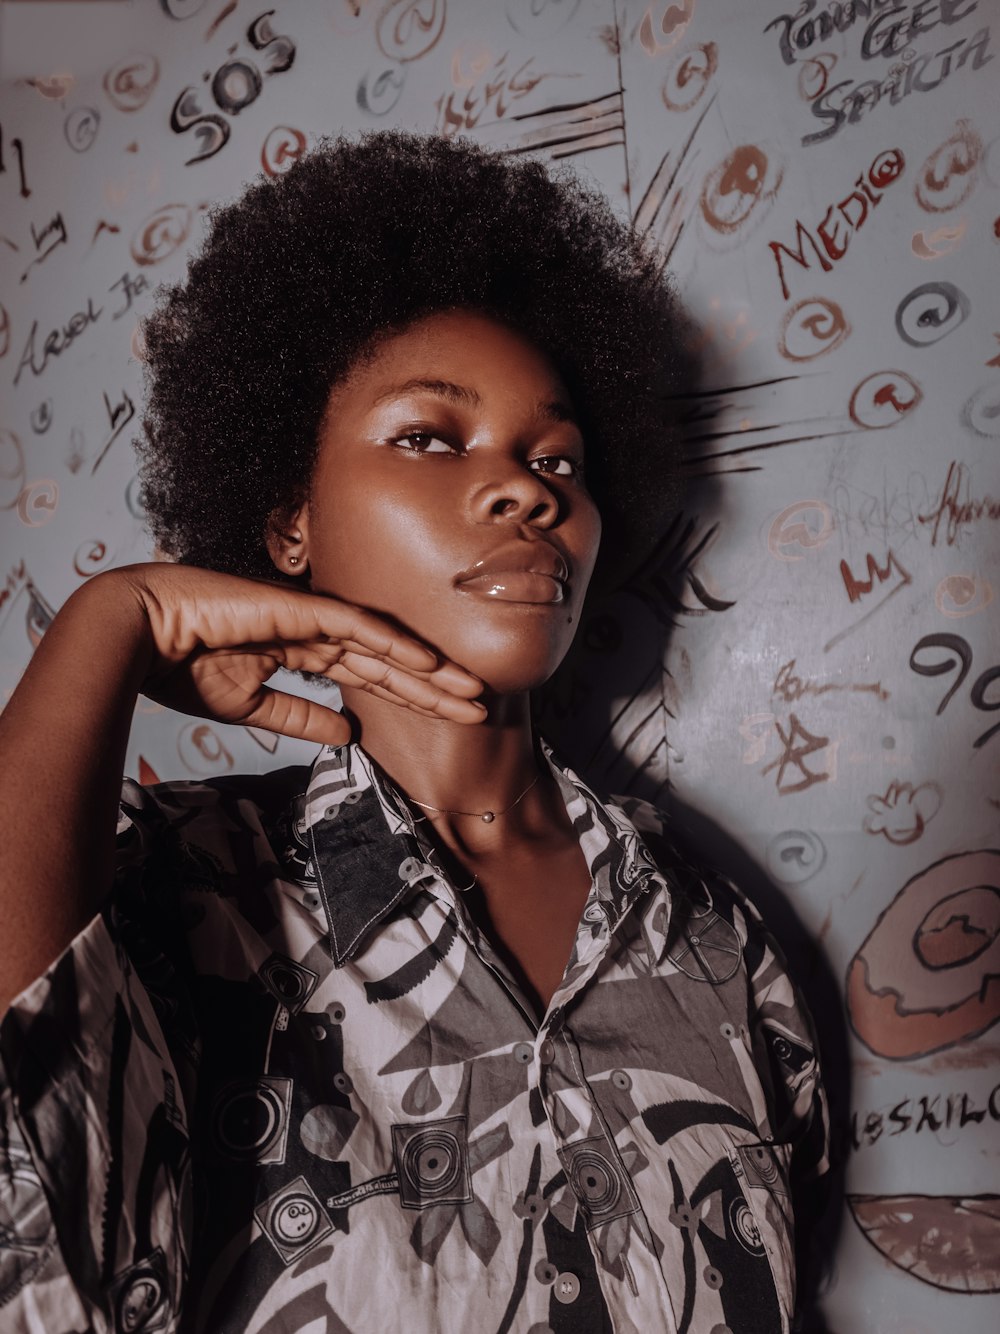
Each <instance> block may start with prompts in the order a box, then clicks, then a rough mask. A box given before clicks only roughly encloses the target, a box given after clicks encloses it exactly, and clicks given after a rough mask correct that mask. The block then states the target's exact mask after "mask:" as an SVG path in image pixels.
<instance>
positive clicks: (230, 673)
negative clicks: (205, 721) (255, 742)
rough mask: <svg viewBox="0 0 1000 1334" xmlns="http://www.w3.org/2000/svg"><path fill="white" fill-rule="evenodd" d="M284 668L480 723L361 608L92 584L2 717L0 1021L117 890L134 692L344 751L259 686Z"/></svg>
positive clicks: (284, 596)
mask: <svg viewBox="0 0 1000 1334" xmlns="http://www.w3.org/2000/svg"><path fill="white" fill-rule="evenodd" d="M282 666H284V667H288V668H291V669H294V670H305V671H310V672H316V673H322V674H324V675H326V676H329V677H330V678H331V679H333V680H336V681H340V682H342V683H346V684H351V685H355V686H361V687H363V688H367V689H372V690H375V691H378V692H379V693H382V694H385V695H387V696H388V697H390V698H392V699H393V700H394V701H395V702H396V703H397V704H399V705H401V706H402V707H408V708H416V709H419V710H421V711H423V712H430V713H433V714H438V715H440V716H443V717H448V718H453V719H456V720H457V721H461V722H478V721H479V720H480V719H481V718H482V717H484V716H485V710H484V709H483V708H482V706H481V705H479V704H476V703H473V702H472V700H471V699H470V696H472V695H475V694H477V693H478V692H479V690H480V689H481V684H480V683H479V682H478V681H477V680H476V678H475V677H472V676H471V675H470V674H469V673H467V672H465V671H463V670H462V669H461V668H459V667H457V666H455V665H454V664H452V663H447V662H445V663H441V662H440V660H439V659H438V657H437V656H436V655H435V654H433V653H432V652H431V651H430V650H429V649H427V648H426V647H424V646H422V645H420V644H418V643H417V641H416V640H413V639H411V638H410V637H409V636H407V635H404V634H403V633H402V632H400V631H398V630H396V629H395V628H394V627H392V626H390V625H389V624H388V623H386V622H384V621H382V620H380V618H378V617H377V616H375V615H373V614H372V613H370V612H367V611H365V610H364V609H361V608H357V607H352V606H350V605H348V604H346V603H342V602H338V601H337V600H336V599H333V598H323V597H315V596H313V595H311V594H309V593H305V592H300V591H299V590H297V589H294V588H291V587H289V586H286V585H280V584H266V583H259V582H256V581H253V580H248V579H240V578H236V577H235V576H232V575H224V574H216V573H214V572H212V571H208V570H200V569H194V568H192V567H189V566H179V565H159V564H150V565H136V566H129V567H126V568H124V569H120V570H112V571H108V572H107V573H105V574H101V575H98V576H96V577H95V578H94V579H92V580H91V581H90V582H89V583H87V584H85V585H84V586H83V587H82V588H80V589H79V590H78V591H77V592H76V593H74V594H73V596H72V597H71V598H70V599H69V601H68V602H67V603H66V605H65V606H64V607H63V609H62V610H61V611H60V613H59V615H58V616H57V617H56V619H55V621H54V622H53V624H52V625H51V626H50V627H49V629H48V630H47V631H46V633H45V636H44V638H43V639H42V641H41V643H40V644H39V646H38V648H37V650H36V652H35V654H34V656H33V658H32V661H31V664H30V666H29V668H28V670H27V671H26V672H25V674H24V677H23V679H22V681H21V683H20V684H19V686H18V688H17V690H16V691H15V692H14V695H13V696H12V698H11V700H10V703H9V704H8V705H7V707H6V709H5V710H4V712H3V715H2V717H0V757H2V762H0V846H2V856H0V868H2V869H0V914H2V915H0V921H2V922H3V929H2V931H0V1013H3V1012H4V1011H6V1009H7V1007H8V1005H9V1004H10V1002H11V1000H12V999H13V998H14V997H15V996H16V995H17V994H18V993H19V992H20V991H21V990H22V989H23V988H24V987H25V986H27V985H28V983H30V982H31V981H32V980H33V979H34V978H36V977H37V976H39V975H40V974H41V973H42V972H43V971H44V970H45V969H46V968H47V967H48V965H49V964H50V963H52V961H53V960H54V959H55V958H56V957H57V956H58V955H59V953H60V952H61V951H62V950H63V949H64V948H65V947H66V945H68V944H69V942H70V941H71V940H72V939H73V937H74V936H75V935H76V934H77V932H78V931H80V930H81V928H82V927H83V926H84V925H85V924H86V923H87V922H88V921H89V920H90V918H91V917H92V916H93V915H94V913H95V912H96V911H97V909H98V907H99V906H100V904H101V902H102V900H103V899H104V897H105V895H106V893H107V892H108V890H109V889H110V887H111V883H112V877H113V870H114V851H115V828H116V823H117V812H118V798H119V793H120V788H121V781H122V772H123V768H124V763H125V749H126V745H127V743H128V735H129V727H130V723H131V719H132V712H133V709H134V707H135V701H136V697H137V696H138V694H139V693H140V692H142V693H145V694H148V695H150V696H151V697H152V698H154V699H157V700H159V701H160V702H161V703H163V704H167V705H169V706H170V707H172V708H176V709H180V710H182V711H184V712H187V713H193V714H195V715H196V716H201V717H209V718H215V719H219V720H221V721H223V722H232V723H243V724H252V725H254V726H258V727H263V728H267V729H269V730H271V731H276V732H283V733H286V734H287V735H290V736H297V737H302V738H304V739H306V740H309V741H315V742H317V743H327V744H333V745H339V744H342V743H343V742H345V741H347V740H348V739H349V737H350V727H349V724H348V723H347V722H346V720H345V719H343V718H342V717H341V716H340V715H339V714H338V713H336V712H335V711H334V710H332V709H329V708H326V707H325V706H323V705H321V704H318V703H315V702H314V701H311V700H303V699H300V698H298V697H296V696H291V695H286V694H283V693H281V692H278V691H273V690H270V689H269V688H268V687H267V686H266V685H265V682H266V681H267V679H268V678H269V677H270V676H271V675H272V674H273V673H274V672H275V671H276V670H277V668H278V667H282Z"/></svg>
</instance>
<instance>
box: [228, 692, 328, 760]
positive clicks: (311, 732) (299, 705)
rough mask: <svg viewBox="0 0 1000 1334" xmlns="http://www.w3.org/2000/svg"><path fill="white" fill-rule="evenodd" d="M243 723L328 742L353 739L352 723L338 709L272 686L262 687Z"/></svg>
mask: <svg viewBox="0 0 1000 1334" xmlns="http://www.w3.org/2000/svg"><path fill="white" fill-rule="evenodd" d="M243 723H244V725H245V726H249V727H262V728H264V730H265V731H267V732H280V733H281V734H282V736H293V737H298V738H300V740H302V741H315V742H317V743H318V744H320V745H325V746H343V745H345V744H346V743H347V742H348V741H350V739H351V725H350V723H349V722H348V721H347V719H346V718H344V717H343V716H342V715H341V714H339V713H337V712H336V711H335V710H334V709H328V708H327V707H326V705H324V704H317V703H316V701H315V700H311V699H303V698H301V696H298V695H286V694H285V693H284V692H283V691H281V690H271V689H270V688H269V687H268V686H262V687H261V690H260V692H259V694H258V696H257V698H256V700H255V704H254V708H253V709H252V710H251V711H250V713H248V714H247V715H246V716H245V717H244V719H243Z"/></svg>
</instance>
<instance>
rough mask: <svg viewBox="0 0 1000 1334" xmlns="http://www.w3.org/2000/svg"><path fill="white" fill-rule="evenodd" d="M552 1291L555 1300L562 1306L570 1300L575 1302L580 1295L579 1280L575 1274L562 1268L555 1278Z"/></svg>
mask: <svg viewBox="0 0 1000 1334" xmlns="http://www.w3.org/2000/svg"><path fill="white" fill-rule="evenodd" d="M552 1291H553V1292H554V1293H555V1297H556V1301H557V1302H562V1304H563V1306H569V1304H570V1302H575V1301H576V1299H577V1297H579V1295H580V1280H579V1279H578V1278H577V1276H576V1275H575V1274H571V1273H570V1272H569V1271H568V1270H564V1271H563V1272H562V1273H561V1274H560V1275H559V1277H558V1278H557V1279H556V1281H555V1285H554V1286H553V1289H552Z"/></svg>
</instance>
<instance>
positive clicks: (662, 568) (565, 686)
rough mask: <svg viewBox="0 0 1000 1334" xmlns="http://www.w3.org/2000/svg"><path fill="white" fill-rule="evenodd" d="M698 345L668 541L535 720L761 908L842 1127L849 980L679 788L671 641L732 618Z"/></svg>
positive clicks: (819, 1330)
mask: <svg viewBox="0 0 1000 1334" xmlns="http://www.w3.org/2000/svg"><path fill="white" fill-rule="evenodd" d="M688 342H689V346H690V348H691V349H692V350H691V352H690V353H689V360H688V363H687V364H686V365H684V366H681V367H677V368H674V370H673V373H672V375H671V379H672V381H673V383H674V384H675V385H676V386H679V388H678V389H677V390H676V391H675V392H673V393H672V394H671V395H670V397H669V406H670V408H671V409H672V421H671V425H670V439H669V442H668V444H669V447H670V448H673V449H675V450H676V453H677V458H678V464H679V466H678V471H679V473H680V474H681V477H680V481H679V486H678V492H677V494H676V495H675V496H672V497H670V498H669V501H668V502H667V504H665V506H664V512H663V521H662V524H663V526H662V535H661V536H660V537H659V538H658V539H657V540H656V541H655V543H654V544H653V545H652V547H651V549H649V550H648V551H647V552H645V553H643V554H642V556H641V557H640V558H639V559H638V560H637V561H635V562H633V565H632V567H631V569H629V570H628V571H627V572H625V573H622V574H619V575H618V576H617V577H616V578H615V579H614V580H613V581H610V584H609V586H608V587H606V588H605V589H604V590H598V591H596V593H595V594H594V595H592V597H591V598H590V599H589V600H588V604H587V608H586V610H585V613H584V617H583V621H582V624H581V627H580V632H579V634H578V635H577V637H576V640H575V642H574V645H573V648H572V650H571V652H570V654H569V656H568V657H567V659H566V661H565V662H564V663H563V665H562V667H561V668H560V670H559V672H558V673H557V674H556V676H555V677H553V679H552V680H551V681H550V682H549V683H548V684H547V685H546V686H545V687H544V689H543V690H541V691H539V692H538V693H537V697H536V701H535V716H536V722H537V724H538V728H539V730H540V732H541V733H542V735H543V736H545V737H546V738H547V739H548V740H549V741H551V743H552V744H553V745H554V746H555V747H556V749H557V751H558V752H559V753H560V754H561V755H562V756H563V757H564V758H565V760H567V761H568V763H569V764H570V765H571V766H572V767H573V768H574V769H576V770H577V771H578V772H580V773H581V774H582V775H583V776H584V778H585V779H586V780H587V781H588V782H590V783H592V784H593V786H594V787H595V788H596V789H597V790H598V791H600V792H604V793H608V792H610V793H619V794H627V795H630V796H636V797H642V798H644V799H645V800H647V801H650V802H652V803H653V804H654V805H655V806H658V807H659V808H660V809H661V810H666V811H668V812H669V814H670V817H671V822H672V831H673V833H674V836H675V838H676V841H677V843H678V847H679V850H680V851H681V852H682V853H684V852H686V853H687V854H688V855H690V856H691V857H692V858H693V859H694V860H695V861H696V862H698V861H701V862H703V863H708V864H710V865H712V866H714V867H717V868H718V869H719V870H720V871H722V872H723V873H724V874H725V875H727V876H729V877H730V878H731V879H732V880H733V881H734V882H735V883H736V884H737V885H738V886H739V887H740V889H741V890H742V891H743V892H744V893H746V895H747V896H748V897H749V898H750V899H751V901H752V902H753V903H754V904H755V905H756V906H757V908H758V909H759V910H760V912H761V914H762V916H763V917H764V920H765V921H766V923H767V925H768V927H769V928H770V930H771V932H772V934H773V935H774V937H775V939H776V941H777V943H778V945H779V947H780V949H781V950H782V952H783V954H784V955H785V959H786V961H787V965H788V972H789V974H790V976H791V977H792V979H793V981H794V982H795V983H796V985H797V986H798V987H799V989H800V991H801V992H802V994H803V995H804V996H805V999H806V1002H807V1004H808V1006H809V1009H810V1011H811V1012H812V1015H813V1018H814V1021H815V1024H816V1030H817V1035H818V1038H819V1048H820V1054H821V1061H822V1067H823V1072H824V1080H825V1083H826V1088H827V1093H828V1096H829V1100H830V1114H831V1122H832V1124H833V1125H834V1126H835V1127H836V1126H839V1125H846V1124H847V1123H848V1121H849V1109H850V1105H851V1097H850V1093H851V1090H850V1079H851V1066H850V1059H849V1052H848V1035H847V1026H846V1021H845V1016H844V1007H843V1001H842V997H841V990H840V986H839V983H838V980H837V978H836V976H835V975H834V973H833V971H832V969H831V968H830V966H829V964H828V962H827V960H826V957H825V955H824V953H823V951H822V949H821V947H820V946H819V944H818V943H817V942H816V941H815V940H814V939H812V938H811V937H810V935H809V933H808V932H807V931H806V929H805V927H804V926H803V924H802V922H801V921H800V920H799V917H798V915H797V913H796V911H795V908H794V906H793V904H792V903H791V901H790V900H789V898H788V896H787V893H786V892H785V891H784V890H782V889H780V888H779V887H778V886H777V885H776V884H775V883H774V882H773V881H772V880H771V879H770V877H769V876H768V875H767V874H766V872H765V871H764V869H763V868H762V867H761V866H759V865H758V864H757V863H756V861H754V859H753V858H751V857H750V856H748V854H747V852H746V850H745V849H744V848H743V847H742V846H741V845H740V844H739V843H738V842H737V841H736V839H734V838H733V837H731V836H730V835H729V834H727V833H726V832H725V831H724V830H723V829H722V828H720V826H719V825H718V824H716V823H715V821H714V820H712V819H711V818H710V817H709V816H706V815H704V814H703V813H701V812H699V811H697V810H695V809H693V808H691V807H690V806H688V805H687V804H686V803H685V802H683V801H682V800H681V799H680V798H679V797H678V796H677V794H676V793H675V792H674V791H673V790H672V788H671V786H670V780H669V754H670V730H671V722H672V720H673V713H672V711H671V696H670V687H671V684H672V678H671V675H670V672H669V670H668V668H667V666H666V659H667V652H668V649H669V647H670V642H671V637H672V635H673V632H674V631H675V630H677V629H678V628H681V627H682V626H683V625H684V623H685V620H686V619H687V618H689V617H692V616H704V615H709V614H712V613H720V614H722V613H724V612H725V611H726V610H727V609H728V607H730V606H732V605H733V604H732V603H729V602H726V601H725V600H724V599H722V598H719V597H716V596H714V595H713V594H712V593H711V592H709V590H708V589H706V588H705V587H704V585H703V584H702V583H701V581H700V579H699V578H698V574H697V569H696V566H697V561H698V557H699V555H700V554H701V553H702V552H703V551H704V550H705V548H706V547H707V546H708V545H709V543H710V542H711V541H712V538H713V537H714V535H715V531H716V528H717V527H718V525H717V524H714V523H712V522H711V521H708V522H706V521H705V520H704V519H703V518H702V517H701V516H702V515H703V514H708V515H712V514H714V513H716V512H717V510H718V500H719V492H720V486H719V482H718V481H717V480H716V479H712V478H704V477H703V478H702V479H700V480H699V481H698V482H697V483H691V482H689V481H686V477H685V475H686V474H687V473H688V472H689V471H690V470H691V468H692V465H694V466H697V462H698V459H699V456H700V453H701V452H702V448H701V446H700V445H699V443H698V440H699V438H700V439H705V438H706V437H707V435H708V434H709V432H707V431H706V429H705V416H704V410H703V409H704V401H705V400H708V399H711V398H712V397H714V395H713V393H712V391H710V390H708V389H705V388H704V383H705V380H704V374H705V371H704V366H703V364H702V363H701V361H700V360H699V357H698V354H697V352H696V351H695V350H694V349H697V348H698V347H699V346H703V345H704V340H703V339H701V338H699V337H698V331H697V329H696V328H695V327H694V325H693V324H692V329H691V335H690V337H689V340H688ZM668 505H669V508H668ZM844 1158H845V1155H844V1153H843V1152H842V1151H841V1149H840V1146H839V1145H838V1143H837V1141H836V1139H835V1142H834V1146H833V1169H832V1171H831V1172H830V1173H829V1175H828V1177H827V1178H826V1181H825V1182H824V1183H823V1185H822V1187H821V1188H819V1187H817V1188H814V1189H813V1190H812V1191H811V1192H810V1193H809V1195H808V1196H805V1197H803V1198H802V1199H799V1200H797V1201H796V1218H797V1220H798V1222H799V1238H798V1240H799V1251H800V1253H799V1265H798V1270H799V1285H800V1306H801V1309H802V1316H801V1320H802V1323H801V1325H800V1328H801V1329H802V1330H804V1331H806V1332H807V1334H824V1332H825V1331H827V1329H828V1326H827V1324H826V1322H825V1320H824V1317H823V1316H822V1314H821V1313H820V1311H819V1310H818V1302H819V1299H820V1298H821V1296H822V1294H823V1292H824V1290H825V1288H826V1287H827V1286H828V1285H829V1283H830V1280H831V1278H832V1275H833V1265H834V1257H835V1251H836V1244H837V1240H838V1237H839V1234H840V1229H841V1226H842V1223H843V1219H844V1192H843V1173H844Z"/></svg>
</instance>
